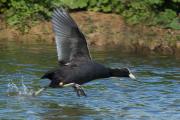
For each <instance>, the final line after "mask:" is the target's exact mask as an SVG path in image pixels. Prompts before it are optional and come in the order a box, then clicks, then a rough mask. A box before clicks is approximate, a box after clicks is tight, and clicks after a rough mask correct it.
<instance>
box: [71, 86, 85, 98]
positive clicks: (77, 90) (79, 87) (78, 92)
mask: <svg viewBox="0 0 180 120" xmlns="http://www.w3.org/2000/svg"><path fill="white" fill-rule="evenodd" d="M73 88H74V90H75V91H76V93H77V96H79V97H80V96H81V95H82V96H87V95H86V93H85V92H84V90H83V89H82V87H81V86H80V85H79V84H76V83H75V84H74V85H73Z"/></svg>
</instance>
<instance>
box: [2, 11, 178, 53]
mask: <svg viewBox="0 0 180 120" xmlns="http://www.w3.org/2000/svg"><path fill="white" fill-rule="evenodd" d="M72 16H73V18H74V19H75V20H76V21H77V23H78V24H79V26H80V28H81V29H82V31H83V32H84V33H85V36H86V37H87V40H88V44H89V45H91V46H103V47H107V46H114V45H115V46H117V47H121V48H123V50H127V51H135V52H139V51H140V52H161V53H163V54H180V31H178V30H173V31H172V30H168V29H160V28H155V27H147V26H140V25H138V26H127V25H126V24H125V22H124V20H123V19H122V17H121V16H119V15H115V14H103V13H95V12H76V13H72ZM0 39H5V40H18V41H27V42H30V41H32V40H33V41H49V42H53V40H54V35H53V32H52V28H51V23H50V22H40V23H39V24H37V25H36V26H33V27H32V28H31V29H30V30H29V32H28V33H21V32H20V31H18V30H16V29H15V28H12V27H9V26H7V25H6V24H5V23H4V22H3V21H2V20H1V21H0Z"/></svg>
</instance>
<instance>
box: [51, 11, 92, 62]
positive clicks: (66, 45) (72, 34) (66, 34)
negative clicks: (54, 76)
mask: <svg viewBox="0 0 180 120" xmlns="http://www.w3.org/2000/svg"><path fill="white" fill-rule="evenodd" d="M52 24H53V30H54V33H55V41H56V46H57V54H58V61H59V63H61V64H67V63H69V62H76V61H86V60H90V59H91V57H90V54H89V50H88V47H87V42H86V39H85V37H84V35H83V33H82V32H81V31H80V29H79V28H78V26H77V24H76V23H75V21H74V20H73V19H72V18H71V16H70V15H69V13H68V12H67V11H66V10H64V9H63V8H57V9H55V10H54V12H53V16H52Z"/></svg>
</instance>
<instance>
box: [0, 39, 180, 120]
mask: <svg viewBox="0 0 180 120" xmlns="http://www.w3.org/2000/svg"><path fill="white" fill-rule="evenodd" d="M91 53H92V56H93V58H94V59H95V60H96V61H98V62H100V63H103V64H104V65H106V66H111V67H129V68H130V69H131V70H132V72H133V73H134V74H135V75H136V77H137V78H138V81H133V80H130V79H127V78H108V79H101V80H96V81H93V82H90V83H88V84H86V85H84V90H85V92H86V94H87V95H88V97H80V98H79V97H77V96H76V94H75V93H74V92H73V89H72V88H63V89H47V90H46V91H43V92H42V93H41V94H40V95H38V96H36V97H34V96H32V93H33V92H34V91H37V90H39V89H40V88H41V87H42V86H44V85H47V84H48V83H49V81H48V80H41V79H39V78H40V77H41V76H42V75H43V74H44V72H46V71H47V70H49V69H52V68H54V67H55V66H56V65H57V62H56V59H57V57H56V50H55V47H54V45H53V44H49V43H43V42H39V43H23V42H18V41H17V42H13V41H9V42H5V40H4V41H2V40H1V41H0V58H1V59H0V95H1V97H0V119H9V120H10V119H16V120H57V119H65V120H79V119H80V120H94V119H96V120H101V119H104V120H113V119H115V120H180V73H179V72H180V64H179V61H180V60H179V59H178V58H176V57H174V56H164V55H157V54H152V55H147V54H146V55H142V54H130V53H129V54H127V53H123V50H119V49H110V48H109V49H106V50H105V49H97V48H96V49H95V48H92V49H91Z"/></svg>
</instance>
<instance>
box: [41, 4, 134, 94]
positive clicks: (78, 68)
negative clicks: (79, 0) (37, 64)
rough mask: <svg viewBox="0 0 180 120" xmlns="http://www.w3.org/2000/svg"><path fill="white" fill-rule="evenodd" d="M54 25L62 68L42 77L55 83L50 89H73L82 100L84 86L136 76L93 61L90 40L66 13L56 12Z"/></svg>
mask: <svg viewBox="0 0 180 120" xmlns="http://www.w3.org/2000/svg"><path fill="white" fill-rule="evenodd" d="M52 24H53V30H54V33H55V41H56V47H57V53H58V62H59V64H60V66H59V67H58V68H57V69H54V70H51V71H49V72H47V73H45V75H43V76H42V78H48V79H50V80H51V83H50V85H49V87H64V86H66V85H71V86H72V87H74V88H75V90H76V92H77V94H78V96H80V95H84V96H85V93H84V91H83V89H82V88H81V87H80V85H82V84H84V83H87V82H89V81H92V80H95V79H99V78H108V77H130V76H132V74H131V73H130V72H129V70H128V69H127V68H122V69H118V68H116V69H111V68H108V67H105V66H104V65H102V64H99V63H96V62H94V61H93V60H91V57H90V53H89V50H88V47H87V42H86V39H85V37H84V35H83V33H82V32H81V31H80V29H79V28H78V26H77V24H76V23H75V21H74V20H73V19H72V18H71V16H70V15H69V13H68V12H67V11H66V10H64V9H62V8H60V9H55V10H54V12H53V16H52Z"/></svg>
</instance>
